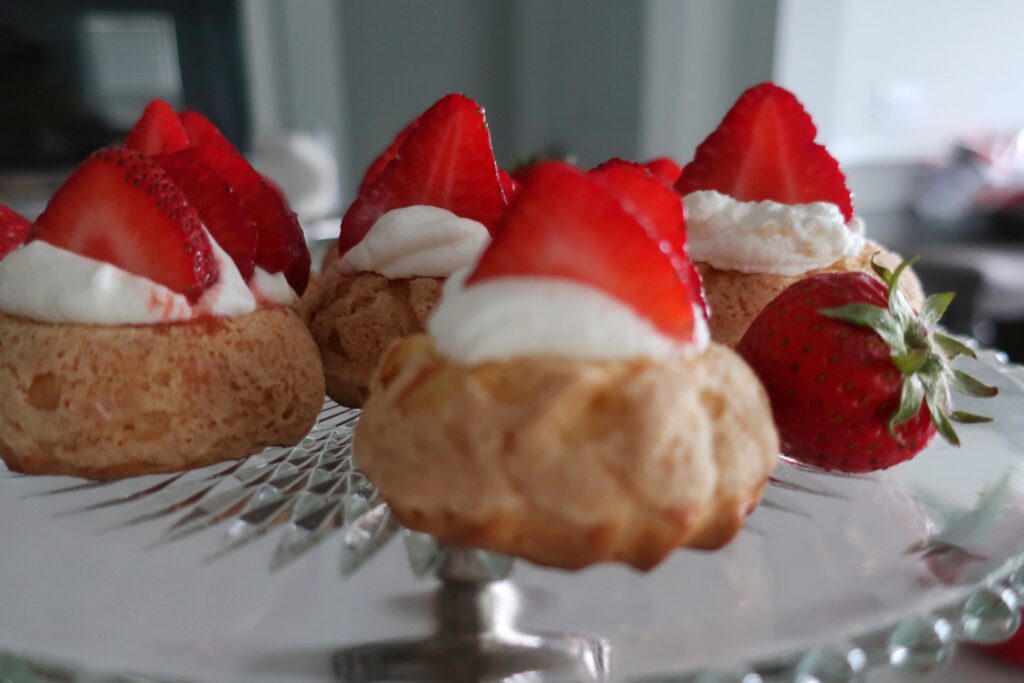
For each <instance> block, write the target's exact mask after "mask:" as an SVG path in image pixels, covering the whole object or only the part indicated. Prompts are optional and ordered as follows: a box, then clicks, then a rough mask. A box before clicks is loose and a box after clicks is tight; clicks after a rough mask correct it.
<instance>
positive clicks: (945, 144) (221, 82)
mask: <svg viewBox="0 0 1024 683" xmlns="http://www.w3.org/2000/svg"><path fill="white" fill-rule="evenodd" d="M1022 25H1024V2H1019V1H1018V0H901V1H900V2H898V3H894V2H891V1H889V0H716V1H715V2H709V1H704V0H643V1H638V2H621V1H619V0H560V1H559V2H549V1H547V0H488V1H487V2H480V1H479V0H434V1H432V2H420V1H416V0H374V1H373V2H356V1H352V2H334V1H332V0H235V1H232V0H210V1H207V2H198V1H196V2H187V3H185V2H175V1H173V0H32V1H31V2H20V1H19V2H15V1H12V0H5V1H4V2H2V3H0V60H2V61H0V63H3V64H4V68H3V70H2V72H0V87H2V92H3V93H4V103H3V105H2V106H0V131H2V134H0V203H6V204H9V205H11V206H12V207H13V208H15V209H16V210H20V211H21V212H23V213H25V214H26V215H28V216H30V217H31V216H34V215H36V214H38V213H39V211H41V210H42V208H43V206H45V202H46V199H47V197H48V196H49V194H50V192H51V191H52V189H53V188H54V187H55V186H56V185H57V184H58V183H59V182H60V180H61V178H62V177H63V176H64V175H65V174H66V173H67V172H68V170H69V169H70V168H72V167H73V166H74V165H75V163H76V162H78V161H79V160H81V159H82V158H83V157H84V156H85V155H86V154H87V153H88V152H89V151H91V150H92V149H95V148H96V147H98V146H100V145H103V144H108V143H110V142H113V141H116V140H118V139H120V138H121V137H122V136H123V135H124V133H125V132H126V131H127V130H128V129H129V128H130V126H131V124H132V123H133V121H134V120H135V118H136V117H137V116H138V114H139V112H140V111H141V110H142V108H143V106H144V105H145V103H146V102H147V101H148V100H149V99H151V98H152V97H162V98H164V99H166V100H168V101H170V102H171V103H172V104H175V105H176V106H178V107H187V108H192V109H198V110H201V111H203V112H204V113H206V114H207V115H208V116H209V117H210V118H211V119H213V120H214V122H215V123H217V124H218V125H219V126H220V127H221V129H222V130H223V131H224V132H225V133H226V134H227V135H228V137H229V138H231V139H232V140H233V141H234V142H235V143H236V144H238V145H239V146H240V147H241V148H242V149H243V150H245V151H246V152H247V153H248V154H249V155H250V157H251V158H252V160H253V162H254V164H255V165H256V166H257V167H258V168H260V169H261V170H262V171H264V172H265V173H267V174H268V175H270V176H271V177H273V178H274V179H275V180H276V181H277V182H278V183H279V184H280V185H281V186H282V187H283V189H284V190H285V191H286V193H287V194H288V195H289V197H290V198H291V200H292V202H293V206H294V208H295V209H296V211H297V212H298V213H299V215H300V218H301V220H302V222H303V225H304V227H305V228H306V229H307V232H308V233H309V235H310V237H311V239H320V238H324V237H328V236H334V235H336V233H337V228H338V216H339V214H340V212H341V211H342V210H343V209H344V207H345V206H346V205H347V203H348V202H349V201H350V200H351V197H352V192H353V189H354V188H355V186H356V185H357V184H358V181H359V177H360V175H361V173H362V171H363V169H364V168H365V167H366V165H367V164H368V162H369V161H370V160H371V159H372V158H373V157H374V156H375V155H376V153H377V152H378V151H379V150H380V149H381V148H383V147H384V146H385V145H386V144H387V143H388V142H389V141H390V139H391V138H392V137H393V136H394V134H395V133H396V132H397V131H398V130H399V129H400V128H401V127H402V125H403V124H404V123H405V122H407V121H408V120H409V119H411V118H412V117H413V116H415V115H416V114H417V113H419V112H420V111H421V110H423V109H424V108H426V107H427V106H428V105H429V104H431V103H432V102H433V101H434V100H436V99H437V98H438V97H440V96H441V95H442V94H444V93H446V92H450V91H461V92H464V93H466V94H468V95H470V96H472V97H474V98H475V99H477V100H478V101H479V102H481V103H482V104H483V105H484V106H485V107H486V108H487V113H488V118H489V121H490V125H491V132H492V135H493V139H494V145H495V148H496V151H497V154H498V160H499V163H501V164H502V165H503V166H514V165H515V163H516V162H517V160H521V159H524V158H526V157H528V156H530V155H532V154H536V153H546V154H556V155H563V154H571V155H573V156H575V158H576V159H578V161H579V162H580V163H581V164H587V165H589V164H593V163H597V162H600V161H602V160H604V159H607V158H609V157H612V156H622V157H626V158H634V159H644V158H649V157H654V156H661V155H669V156H672V157H674V158H675V159H676V160H678V161H679V162H686V161H688V160H689V159H690V157H691V156H692V152H693V149H694V147H695V146H696V145H697V143H699V142H700V141H701V140H702V139H703V137H704V136H705V135H707V133H708V132H710V130H711V129H712V128H713V127H714V126H715V125H716V124H717V122H718V121H719V119H720V118H721V116H722V115H723V114H724V112H725V111H726V109H727V108H728V107H729V106H730V105H731V104H732V102H733V101H734V100H735V99H736V97H737V96H738V95H739V94H740V92H741V91H742V90H743V89H744V88H746V87H748V86H750V85H753V84H755V83H758V82H761V81H764V80H769V79H770V80H774V81H776V82H778V83H780V84H782V85H784V86H786V87H788V88H790V89H791V90H793V91H794V92H795V93H796V94H797V95H798V97H800V98H801V99H802V100H803V102H804V103H805V105H806V106H807V107H808V109H809V110H810V111H811V113H812V115H813V116H814V118H815V120H816V121H817V124H818V127H819V131H820V141H822V142H823V143H824V144H826V145H827V146H828V147H829V149H830V150H831V151H832V152H833V154H835V155H836V156H837V157H838V158H839V160H840V163H841V164H842V165H843V168H844V169H845V171H846V173H847V176H848V178H849V182H850V185H851V187H852V189H853V190H854V193H855V201H856V206H857V211H858V213H859V214H860V215H861V216H862V217H863V218H865V220H866V221H867V226H868V232H869V234H870V235H872V236H874V237H876V238H877V239H879V240H880V241H882V242H886V243H888V244H890V245H891V246H893V247H895V248H897V249H899V250H902V251H903V252H905V253H907V254H918V255H920V256H921V261H920V263H919V270H920V272H921V274H922V276H923V279H924V280H925V283H926V286H927V287H928V288H929V289H931V290H933V291H938V290H944V289H955V290H957V291H958V292H959V296H958V301H957V303H956V305H955V307H954V309H953V310H952V311H951V314H950V318H949V321H948V322H949V323H950V325H951V326H952V327H953V328H954V329H956V330H957V331H961V332H969V333H972V334H974V335H975V336H977V337H978V338H979V339H980V340H981V341H982V342H984V343H987V344H996V345H998V346H1000V347H1002V348H1005V349H1007V350H1008V351H1009V352H1010V353H1011V355H1013V356H1015V357H1016V358H1018V359H1024V135H1022V134H1021V133H1020V130H1021V128H1022V127H1024V87H1021V85H1020V82H1019V81H1020V76H1019V74H1022V73H1024V49H1021V47H1020V39H1019V32H1020V27H1021V26H1022Z"/></svg>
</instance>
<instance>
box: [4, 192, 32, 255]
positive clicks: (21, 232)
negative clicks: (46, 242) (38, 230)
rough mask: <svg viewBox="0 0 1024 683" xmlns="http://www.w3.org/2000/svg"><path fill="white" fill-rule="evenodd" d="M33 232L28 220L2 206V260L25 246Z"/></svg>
mask: <svg viewBox="0 0 1024 683" xmlns="http://www.w3.org/2000/svg"><path fill="white" fill-rule="evenodd" d="M31 230H32V223H30V222H29V221H28V219H27V218H24V217H23V216H21V215H20V214H18V213H16V212H15V211H14V210H13V209H10V208H8V207H6V206H4V205H3V204H0V260H2V259H3V258H4V257H5V256H7V255H8V254H9V253H11V252H12V251H14V250H15V249H17V248H18V247H20V246H21V245H22V244H24V243H25V240H26V239H28V235H29V232H31Z"/></svg>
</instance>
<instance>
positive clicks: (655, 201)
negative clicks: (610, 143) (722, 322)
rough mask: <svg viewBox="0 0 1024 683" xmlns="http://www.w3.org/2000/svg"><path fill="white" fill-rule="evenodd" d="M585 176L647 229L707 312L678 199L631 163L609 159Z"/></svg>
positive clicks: (638, 166) (652, 177) (681, 206)
mask: <svg viewBox="0 0 1024 683" xmlns="http://www.w3.org/2000/svg"><path fill="white" fill-rule="evenodd" d="M588 175H589V176H591V177H592V178H594V179H595V180H597V181H598V182H599V183H601V184H602V185H603V186H604V187H605V189H606V190H607V191H609V192H611V193H612V194H613V195H615V196H616V197H617V198H618V199H619V201H620V202H621V203H622V205H623V207H625V208H626V210H627V211H629V212H630V213H632V214H633V216H634V217H636V219H637V220H639V221H640V223H641V224H643V226H644V227H645V228H647V231H648V233H649V234H650V235H651V236H652V237H654V238H655V239H656V240H657V241H658V243H659V246H660V247H661V250H662V251H663V252H665V253H666V254H668V255H669V257H670V258H671V259H672V263H673V265H674V266H675V267H676V269H677V270H678V271H679V272H680V273H681V274H682V275H683V277H684V279H685V280H686V282H687V284H688V285H689V286H690V289H691V291H692V292H693V293H694V294H695V296H696V297H697V298H696V300H695V301H694V303H695V304H697V305H699V306H700V308H701V309H702V310H704V309H706V304H705V302H704V295H703V290H702V289H701V279H700V274H699V273H698V272H697V269H696V267H695V266H694V265H693V262H692V261H690V258H689V256H688V254H687V253H686V220H685V217H684V215H683V205H682V202H680V201H679V196H678V195H677V194H676V193H675V192H673V191H672V190H670V189H669V188H668V187H667V186H666V185H665V184H664V183H662V182H661V181H660V180H658V179H657V178H655V177H654V176H653V175H652V174H651V173H650V172H649V171H648V170H647V169H646V168H644V167H643V166H641V165H640V164H637V163H635V162H632V161H625V160H623V159H611V160H609V161H606V162H605V163H603V164H601V165H600V166H598V167H597V168H594V169H592V170H591V171H589V172H588Z"/></svg>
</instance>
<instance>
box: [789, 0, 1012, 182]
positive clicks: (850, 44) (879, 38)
mask: <svg viewBox="0 0 1024 683" xmlns="http://www.w3.org/2000/svg"><path fill="white" fill-rule="evenodd" d="M1022 28H1024V2H1021V1H1020V0H970V1H968V0H898V1H893V0H780V5H779V17H778V38H777V41H776V55H775V78H776V80H777V81H778V82H780V83H781V84H782V85H785V86H786V87H788V88H790V89H792V90H794V91H795V92H796V93H797V94H798V95H799V96H800V98H801V99H802V100H803V101H804V103H805V104H806V105H807V107H808V108H809V109H810V111H811V113H812V114H813V115H814V118H815V120H816V121H817V122H818V125H819V129H820V131H821V136H822V139H823V140H824V142H825V143H826V144H827V145H828V146H829V148H830V149H831V150H832V151H833V152H834V153H835V154H836V155H837V156H838V157H839V159H840V161H842V162H843V163H844V164H845V165H851V166H852V165H858V164H877V163H887V162H902V161H913V160H918V159H921V158H924V157H930V156H936V155H940V154H942V153H943V152H944V151H945V150H946V149H947V148H948V144H949V142H950V141H952V140H954V139H956V138H957V137H959V136H961V135H964V134H971V133H976V132H991V131H1012V130H1014V129H1015V128H1017V127H1020V126H1024V40H1022Z"/></svg>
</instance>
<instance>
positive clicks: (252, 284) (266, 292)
mask: <svg viewBox="0 0 1024 683" xmlns="http://www.w3.org/2000/svg"><path fill="white" fill-rule="evenodd" d="M249 289H251V290H252V293H253V294H254V295H255V296H256V302H257V303H269V304H277V305H279V306H294V305H295V304H297V303H298V301H299V295H298V294H297V293H296V292H295V290H294V289H292V286H291V285H290V284H288V278H286V277H285V275H284V273H271V272H268V271H266V270H263V269H262V268H260V267H259V266H256V270H255V271H253V274H252V277H251V278H250V279H249Z"/></svg>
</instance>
